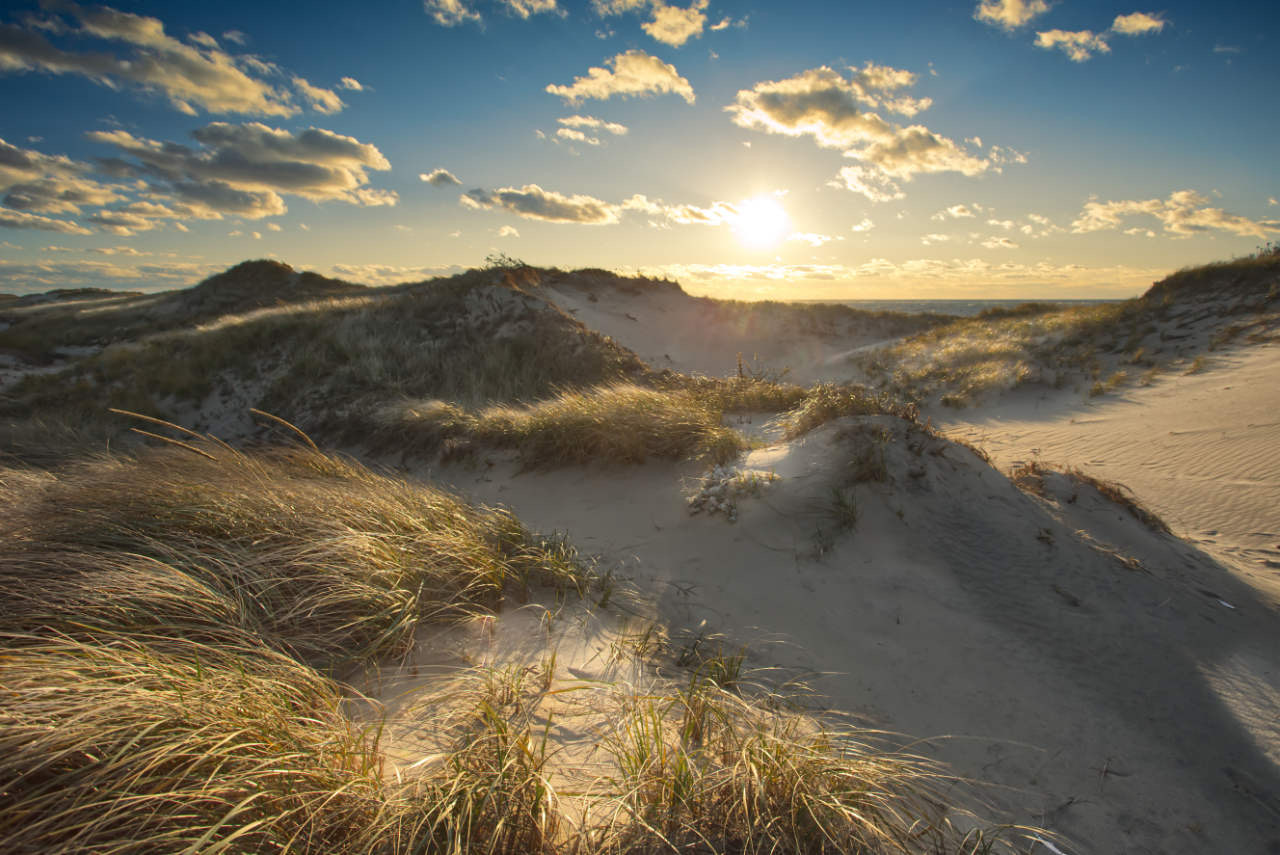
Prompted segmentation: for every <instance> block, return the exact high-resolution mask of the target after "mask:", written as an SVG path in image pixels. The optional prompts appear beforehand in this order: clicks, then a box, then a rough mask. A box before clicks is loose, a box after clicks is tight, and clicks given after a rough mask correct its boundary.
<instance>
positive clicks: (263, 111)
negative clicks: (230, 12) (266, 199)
mask: <svg viewBox="0 0 1280 855" xmlns="http://www.w3.org/2000/svg"><path fill="white" fill-rule="evenodd" d="M55 8H56V9H57V11H58V12H60V13H65V14H66V15H68V16H69V17H70V18H71V19H73V20H74V21H76V22H78V24H79V26H78V27H75V26H73V25H70V24H67V23H66V22H64V20H63V19H62V18H58V17H54V18H47V19H36V18H28V19H27V20H26V22H25V23H26V26H19V25H15V24H3V25H0V72H3V71H10V72H23V71H40V72H44V73H47V74H55V75H64V74H72V75H79V76H82V77H87V78H88V79H90V80H93V81H95V82H97V83H101V84H104V85H107V86H110V87H112V88H117V87H119V86H120V85H121V84H132V85H135V86H137V87H139V88H141V89H142V90H144V91H147V92H156V93H159V94H161V95H163V96H164V97H166V98H168V100H169V103H170V105H171V106H173V107H174V109H177V110H179V111H180V112H183V113H186V114H188V115H194V114H195V113H196V108H197V107H199V108H201V109H203V110H205V111H207V112H210V113H243V114H249V115H260V116H293V115H296V114H297V113H298V112H299V111H300V108H299V107H298V106H297V105H296V104H295V103H294V93H293V92H291V91H289V89H287V88H285V87H284V86H280V85H277V84H276V83H273V82H271V81H270V80H269V79H268V78H271V77H274V76H279V75H281V74H282V73H283V72H282V71H281V69H280V68H279V67H278V66H275V65H274V64H272V63H268V62H263V61H262V60H260V59H258V58H257V57H254V56H250V55H233V54H230V53H227V52H226V51H223V50H221V49H220V48H219V47H218V45H217V42H216V41H215V40H214V39H213V37H212V36H209V35H208V34H207V33H196V34H194V35H193V36H192V37H191V38H192V41H194V42H195V44H186V43H184V42H182V41H179V40H178V39H175V38H173V37H172V36H170V35H168V34H167V33H166V32H165V29H164V24H163V22H162V21H160V19H158V18H152V17H147V16H144V15H135V14H132V13H129V12H121V11H118V10H116V9H112V8H110V7H106V6H101V7H93V8H88V7H82V6H79V5H76V4H75V3H70V2H66V3H59V4H56V6H55ZM40 29H44V30H46V31H48V32H50V33H53V34H62V33H73V34H74V35H75V36H76V37H78V38H79V39H84V38H90V39H98V40H101V41H102V42H106V43H118V44H122V45H124V46H125V52H124V53H123V54H116V53H113V52H110V51H109V50H105V49H102V48H99V49H97V50H94V51H89V52H83V53H82V52H77V51H74V50H64V49H63V48H60V47H58V46H56V45H55V44H53V43H52V42H50V41H49V40H48V39H47V38H46V36H45V35H44V34H43V33H41V32H38V30H40ZM240 35H242V34H239V33H236V32H235V31H229V32H227V33H224V34H223V38H224V39H226V40H228V41H232V42H237V43H240V42H242V41H243V39H242V38H236V37H235V36H240ZM298 81H302V84H305V85H300V84H299V83H298ZM292 82H293V83H294V86H295V88H296V89H297V90H298V92H299V93H300V94H301V95H302V97H303V98H304V99H306V100H308V101H309V102H310V103H311V104H313V105H316V106H317V108H318V109H321V110H323V111H326V112H333V111H335V110H337V109H341V101H340V100H337V96H336V95H333V93H331V92H329V90H325V89H320V88H319V87H312V86H311V85H310V84H308V83H306V81H305V80H302V78H298V77H294V79H293V81H292ZM326 93H327V94H326ZM335 101H336V103H335Z"/></svg>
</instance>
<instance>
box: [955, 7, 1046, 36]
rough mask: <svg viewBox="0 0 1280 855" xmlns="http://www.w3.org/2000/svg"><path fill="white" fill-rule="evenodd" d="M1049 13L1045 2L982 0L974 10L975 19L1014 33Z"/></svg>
mask: <svg viewBox="0 0 1280 855" xmlns="http://www.w3.org/2000/svg"><path fill="white" fill-rule="evenodd" d="M1048 11H1049V4H1048V3H1047V2H1045V0H982V2H981V3H979V4H978V5H977V7H976V8H975V9H974V10H973V17H974V20H977V21H981V22H982V23H984V24H990V25H992V26H993V27H1000V28H1002V29H1005V30H1010V31H1012V30H1016V29H1017V28H1019V27H1022V26H1025V25H1026V24H1028V23H1030V22H1031V21H1032V20H1034V19H1036V18H1038V17H1040V16H1041V15H1043V14H1045V13H1046V12H1048Z"/></svg>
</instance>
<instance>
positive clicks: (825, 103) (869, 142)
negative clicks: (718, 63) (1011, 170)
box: [725, 62, 992, 201]
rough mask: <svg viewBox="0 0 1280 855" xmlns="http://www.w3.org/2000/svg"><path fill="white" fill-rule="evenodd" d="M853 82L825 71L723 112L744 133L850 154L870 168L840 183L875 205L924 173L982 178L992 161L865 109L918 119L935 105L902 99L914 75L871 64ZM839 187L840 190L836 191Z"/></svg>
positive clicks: (772, 86)
mask: <svg viewBox="0 0 1280 855" xmlns="http://www.w3.org/2000/svg"><path fill="white" fill-rule="evenodd" d="M849 71H850V76H849V77H848V78H846V77H845V76H844V75H842V74H841V73H839V72H837V71H835V70H834V69H831V68H829V67H827V66H822V67H820V68H813V69H809V70H808V71H804V72H801V73H800V74H797V75H795V76H794V77H790V78H786V79H784V80H770V81H763V82H760V83H757V84H756V85H755V86H754V87H752V88H751V89H743V90H740V91H739V92H738V94H737V96H736V98H735V99H734V103H733V104H730V105H729V106H728V107H726V108H725V109H726V110H727V111H728V112H729V113H730V114H731V115H732V116H733V122H734V123H735V124H737V125H739V126H740V127H744V128H750V129H752V130H758V131H763V132H765V133H772V134H782V135H785V136H792V137H800V136H810V137H812V138H813V139H814V141H815V142H816V143H817V144H818V145H820V146H822V147H824V148H837V149H842V150H844V155H845V157H848V158H852V159H855V160H859V161H862V162H863V164H864V166H862V167H860V168H856V169H849V168H846V169H843V170H841V172H840V175H839V181H840V182H843V184H844V186H845V187H847V188H848V189H850V190H852V191H853V192H857V193H862V194H863V195H865V196H866V197H867V198H868V199H871V200H873V201H886V200H889V199H901V198H903V195H904V194H903V193H902V189H901V187H900V186H899V184H898V183H897V182H898V181H903V182H907V181H911V180H912V178H913V177H914V176H916V175H918V174H921V173H936V172H959V173H961V174H962V175H977V174H979V173H981V172H984V171H986V170H987V169H990V168H991V166H992V162H991V161H990V160H988V159H984V158H981V157H977V156H975V155H972V154H970V153H969V152H967V151H965V150H964V149H963V148H961V147H960V146H959V145H957V144H956V143H955V141H954V140H951V139H950V138H948V137H944V136H942V135H940V134H937V133H934V132H933V131H931V130H929V129H928V128H926V127H924V126H923V125H910V126H905V127H904V126H902V125H898V124H895V123H892V122H889V121H887V120H885V119H884V118H882V117H881V116H880V115H879V114H878V113H874V112H870V111H869V110H868V109H866V108H883V109H885V110H888V111H893V112H899V113H903V114H905V115H908V116H914V115H915V114H916V113H918V112H919V111H921V110H924V109H926V108H928V107H929V106H930V104H931V103H932V102H931V101H930V99H928V98H921V99H916V98H912V97H910V96H906V95H903V94H902V90H903V89H906V88H908V87H910V86H913V85H914V84H915V82H916V75H915V74H914V73H912V72H910V71H905V70H902V69H896V68H891V67H888V66H877V65H875V64H873V63H870V62H868V63H866V65H864V66H863V67H862V68H856V67H854V68H850V69H849ZM837 186H839V184H837Z"/></svg>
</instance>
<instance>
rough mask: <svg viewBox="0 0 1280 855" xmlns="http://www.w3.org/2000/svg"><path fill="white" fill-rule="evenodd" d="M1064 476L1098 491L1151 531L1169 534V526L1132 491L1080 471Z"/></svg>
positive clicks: (1121, 485) (1072, 471)
mask: <svg viewBox="0 0 1280 855" xmlns="http://www.w3.org/2000/svg"><path fill="white" fill-rule="evenodd" d="M1065 474H1066V476H1067V477H1068V478H1070V479H1071V480H1072V481H1073V482H1074V483H1076V484H1087V485H1088V486H1090V487H1092V488H1093V489H1095V490H1097V491H1098V495H1100V496H1102V498H1104V499H1106V500H1107V501H1109V502H1112V503H1114V504H1117V505H1119V506H1120V507H1122V508H1124V509H1125V510H1127V511H1128V512H1129V513H1130V514H1132V515H1133V517H1134V519H1136V520H1138V521H1139V522H1141V523H1142V524H1143V525H1145V526H1146V527H1147V528H1149V529H1152V530H1153V531H1159V532H1163V533H1164V534H1169V533H1170V532H1169V526H1168V524H1167V523H1165V521H1164V520H1162V519H1160V517H1159V516H1157V515H1156V514H1155V512H1153V511H1151V510H1150V509H1148V508H1147V507H1146V506H1145V505H1143V504H1142V503H1141V502H1139V501H1138V499H1137V497H1136V496H1134V495H1133V491H1132V490H1130V489H1129V488H1128V487H1126V486H1124V485H1123V484H1120V483H1117V482H1115V481H1104V480H1102V479H1101V478H1095V477H1093V476H1092V475H1088V474H1086V473H1084V472H1082V471H1081V470H1080V469H1068V470H1067V471H1066V473H1065Z"/></svg>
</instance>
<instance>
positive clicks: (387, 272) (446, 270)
mask: <svg viewBox="0 0 1280 855" xmlns="http://www.w3.org/2000/svg"><path fill="white" fill-rule="evenodd" d="M329 270H330V272H332V273H333V275H334V276H337V277H338V278H340V279H345V280H347V281H348V282H360V283H363V284H365V285H398V284H400V283H401V282H421V281H423V280H424V279H434V278H436V277H437V276H452V275H453V274H455V273H461V272H462V271H463V268H461V267H459V266H457V265H451V266H448V267H398V266H395V265H391V264H335V265H333V266H332V267H330V268H329Z"/></svg>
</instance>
